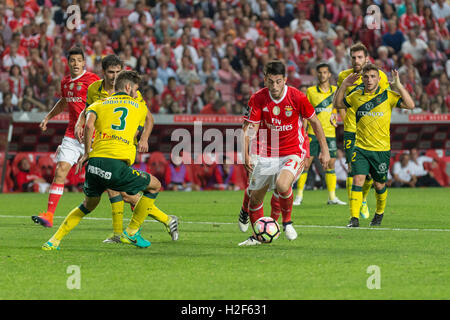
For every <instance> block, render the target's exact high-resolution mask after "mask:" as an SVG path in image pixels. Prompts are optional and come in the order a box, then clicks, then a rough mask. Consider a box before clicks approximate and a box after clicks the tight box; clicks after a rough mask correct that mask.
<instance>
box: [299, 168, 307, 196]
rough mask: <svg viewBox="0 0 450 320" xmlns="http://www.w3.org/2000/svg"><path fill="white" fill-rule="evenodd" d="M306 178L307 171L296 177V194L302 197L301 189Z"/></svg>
mask: <svg viewBox="0 0 450 320" xmlns="http://www.w3.org/2000/svg"><path fill="white" fill-rule="evenodd" d="M307 179H308V172H303V173H302V174H301V175H300V178H299V179H298V184H297V195H298V196H299V197H303V189H305V184H306V180H307Z"/></svg>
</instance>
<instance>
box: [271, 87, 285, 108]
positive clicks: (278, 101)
mask: <svg viewBox="0 0 450 320" xmlns="http://www.w3.org/2000/svg"><path fill="white" fill-rule="evenodd" d="M287 91H288V86H287V85H284V93H283V96H282V97H281V98H280V100H275V99H274V98H273V97H272V95H271V94H270V91H269V96H270V99H272V101H273V102H275V103H276V104H278V103H280V102H281V101H283V99H284V98H285V97H286V94H287Z"/></svg>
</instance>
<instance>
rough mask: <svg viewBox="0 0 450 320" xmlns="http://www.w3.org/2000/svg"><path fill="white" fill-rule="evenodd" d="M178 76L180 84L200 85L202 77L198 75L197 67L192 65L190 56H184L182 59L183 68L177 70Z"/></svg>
mask: <svg viewBox="0 0 450 320" xmlns="http://www.w3.org/2000/svg"><path fill="white" fill-rule="evenodd" d="M177 76H178V79H179V81H180V84H182V85H187V84H200V77H199V75H198V74H197V70H196V69H195V66H194V65H193V64H192V60H191V57H190V56H183V57H182V58H181V66H180V67H179V68H178V70H177Z"/></svg>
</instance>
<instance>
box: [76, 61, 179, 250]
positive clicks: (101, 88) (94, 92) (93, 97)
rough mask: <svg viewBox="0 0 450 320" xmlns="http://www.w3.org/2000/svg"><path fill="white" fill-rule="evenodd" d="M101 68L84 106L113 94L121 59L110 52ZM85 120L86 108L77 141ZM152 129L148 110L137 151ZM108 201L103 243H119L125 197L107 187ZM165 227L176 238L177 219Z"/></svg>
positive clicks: (144, 145) (138, 97)
mask: <svg viewBox="0 0 450 320" xmlns="http://www.w3.org/2000/svg"><path fill="white" fill-rule="evenodd" d="M102 69H103V74H104V78H103V79H100V80H97V81H95V82H94V83H92V84H91V85H90V86H89V89H88V92H87V97H86V107H88V106H89V105H91V104H92V103H94V102H96V101H98V100H102V99H106V98H107V97H110V96H112V95H113V94H114V92H115V88H114V84H115V80H116V77H117V75H118V74H119V72H120V71H122V69H123V62H122V60H121V59H120V58H119V57H118V56H116V55H114V54H112V55H108V56H106V57H104V58H103V59H102ZM133 98H136V100H138V101H139V102H140V103H143V104H145V101H144V99H143V98H142V95H141V93H140V91H139V90H137V91H136V97H133ZM85 122H86V109H85V110H83V111H82V112H81V113H80V115H79V117H78V121H77V123H76V125H75V137H76V138H77V139H78V141H80V142H82V139H83V127H84V124H85ZM152 129H153V116H152V114H151V113H150V112H148V113H147V118H146V122H145V125H144V129H143V130H142V134H141V137H140V139H139V142H138V143H137V151H138V152H147V151H148V138H149V136H150V134H151V132H152ZM106 191H107V193H108V197H109V201H110V203H111V212H112V225H113V234H112V235H110V236H109V237H108V238H107V239H105V240H104V241H103V242H104V243H120V242H121V239H120V235H121V233H122V231H123V212H124V200H127V198H126V197H125V199H124V198H123V197H122V196H121V195H120V193H119V192H117V191H114V190H110V189H107V190H106ZM152 217H153V218H155V219H156V220H158V221H160V222H163V221H165V219H164V217H160V216H158V215H156V216H152ZM165 227H166V229H167V231H168V232H169V234H170V235H171V237H172V240H177V239H178V219H177V218H176V217H174V218H173V219H172V218H171V219H170V221H169V223H168V224H167V225H166V224H165Z"/></svg>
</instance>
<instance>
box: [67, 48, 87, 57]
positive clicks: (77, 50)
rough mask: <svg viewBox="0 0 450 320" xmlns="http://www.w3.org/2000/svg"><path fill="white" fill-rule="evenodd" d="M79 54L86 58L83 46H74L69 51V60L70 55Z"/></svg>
mask: <svg viewBox="0 0 450 320" xmlns="http://www.w3.org/2000/svg"><path fill="white" fill-rule="evenodd" d="M77 54H79V55H81V56H82V57H83V60H84V52H83V49H81V47H79V46H75V47H72V48H71V49H70V50H69V51H68V52H67V60H69V59H70V56H72V55H77Z"/></svg>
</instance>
